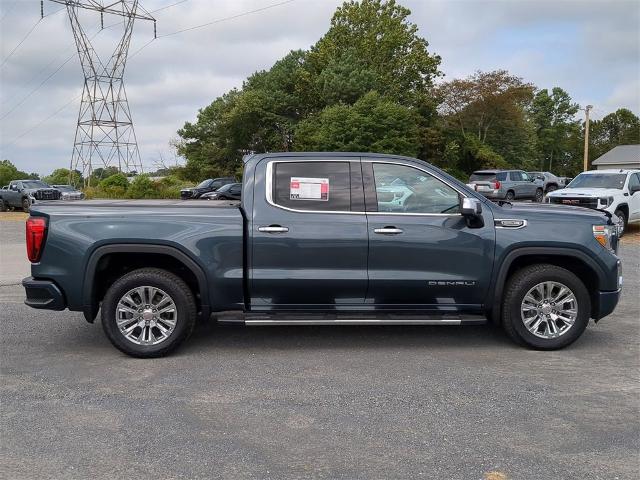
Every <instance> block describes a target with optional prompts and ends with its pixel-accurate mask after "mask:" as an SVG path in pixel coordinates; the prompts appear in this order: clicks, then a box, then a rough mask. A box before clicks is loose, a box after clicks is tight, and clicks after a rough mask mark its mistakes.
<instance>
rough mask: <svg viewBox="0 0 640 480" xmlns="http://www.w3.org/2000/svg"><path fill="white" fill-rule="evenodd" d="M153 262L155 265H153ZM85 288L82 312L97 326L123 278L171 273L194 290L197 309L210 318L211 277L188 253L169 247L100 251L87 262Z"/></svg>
mask: <svg viewBox="0 0 640 480" xmlns="http://www.w3.org/2000/svg"><path fill="white" fill-rule="evenodd" d="M149 262H152V264H151V265H150V264H149ZM86 265H87V266H86V268H85V273H84V278H83V286H82V305H83V307H82V311H83V313H84V317H85V319H86V320H87V321H88V322H90V323H93V321H94V320H95V318H96V315H97V314H98V309H99V305H100V301H101V300H102V298H103V297H104V294H105V292H106V290H107V289H108V288H109V287H110V286H111V284H113V282H114V281H115V279H117V278H119V277H120V276H122V275H124V274H126V273H128V272H130V271H133V270H136V269H138V268H144V267H150V266H153V267H156V268H161V269H165V270H167V271H170V272H172V273H174V274H176V275H178V276H179V277H180V278H182V279H183V280H184V281H185V282H186V283H187V285H188V286H189V287H190V288H191V289H192V291H193V294H194V296H195V297H196V302H197V307H198V310H199V311H200V314H201V315H202V316H203V317H204V318H208V316H209V313H210V310H211V307H210V304H209V296H208V292H209V289H208V285H207V277H206V275H205V273H204V271H203V270H202V268H201V267H200V266H199V265H198V264H197V263H196V262H195V261H194V260H193V259H192V258H190V257H189V256H188V255H187V254H185V253H184V252H182V251H180V250H179V249H178V248H176V247H172V246H169V245H152V244H112V245H104V246H101V247H98V248H96V249H95V250H94V251H93V252H92V253H91V255H90V256H89V259H88V261H87V264H86Z"/></svg>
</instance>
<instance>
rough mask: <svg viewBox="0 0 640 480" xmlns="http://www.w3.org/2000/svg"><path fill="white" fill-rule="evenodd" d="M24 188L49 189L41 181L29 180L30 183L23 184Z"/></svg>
mask: <svg viewBox="0 0 640 480" xmlns="http://www.w3.org/2000/svg"><path fill="white" fill-rule="evenodd" d="M22 186H23V187H24V188H49V185H47V184H46V183H44V182H41V181H39V180H29V181H28V182H22Z"/></svg>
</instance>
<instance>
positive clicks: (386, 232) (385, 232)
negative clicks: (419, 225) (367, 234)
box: [374, 227, 402, 235]
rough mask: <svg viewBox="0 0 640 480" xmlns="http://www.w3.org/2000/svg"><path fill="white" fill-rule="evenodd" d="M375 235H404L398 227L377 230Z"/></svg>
mask: <svg viewBox="0 0 640 480" xmlns="http://www.w3.org/2000/svg"><path fill="white" fill-rule="evenodd" d="M374 233H379V234H380V235H398V234H399V233H402V229H401V228H396V227H384V228H376V229H375V230H374Z"/></svg>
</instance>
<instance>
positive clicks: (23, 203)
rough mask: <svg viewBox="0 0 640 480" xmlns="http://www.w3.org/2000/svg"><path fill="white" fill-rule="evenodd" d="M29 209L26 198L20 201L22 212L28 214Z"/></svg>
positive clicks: (29, 205)
mask: <svg viewBox="0 0 640 480" xmlns="http://www.w3.org/2000/svg"><path fill="white" fill-rule="evenodd" d="M30 208H31V202H30V201H29V199H28V198H23V199H22V211H24V212H26V213H29V209H30Z"/></svg>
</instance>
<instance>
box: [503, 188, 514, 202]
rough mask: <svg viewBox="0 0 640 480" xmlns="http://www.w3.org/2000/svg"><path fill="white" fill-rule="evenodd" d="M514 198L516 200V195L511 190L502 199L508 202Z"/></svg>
mask: <svg viewBox="0 0 640 480" xmlns="http://www.w3.org/2000/svg"><path fill="white" fill-rule="evenodd" d="M515 198H516V194H515V193H514V191H513V190H509V191H508V192H507V195H506V196H505V197H504V199H505V200H507V201H508V202H510V201H512V200H515Z"/></svg>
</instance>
